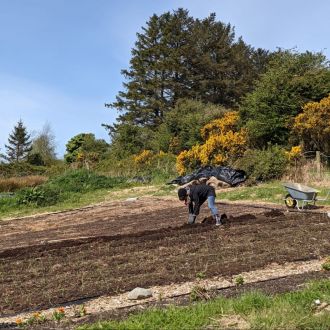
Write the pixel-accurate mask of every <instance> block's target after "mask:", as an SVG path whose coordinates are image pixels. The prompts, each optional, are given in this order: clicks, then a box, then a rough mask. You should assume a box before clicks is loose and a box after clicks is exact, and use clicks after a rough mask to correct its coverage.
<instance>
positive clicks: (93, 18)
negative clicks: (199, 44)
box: [0, 0, 330, 157]
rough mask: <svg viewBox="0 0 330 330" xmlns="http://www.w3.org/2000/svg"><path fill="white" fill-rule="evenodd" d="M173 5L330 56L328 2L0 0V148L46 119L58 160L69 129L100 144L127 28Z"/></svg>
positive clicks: (260, 39) (254, 38)
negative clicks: (17, 130)
mask: <svg viewBox="0 0 330 330" xmlns="http://www.w3.org/2000/svg"><path fill="white" fill-rule="evenodd" d="M179 7H182V8H185V9H188V10H189V12H190V14H191V15H192V16H194V17H196V18H197V17H198V18H204V17H206V16H208V15H209V14H210V13H212V12H215V13H216V15H217V19H218V20H220V21H222V22H225V23H231V24H232V25H233V26H234V27H235V31H236V36H237V37H238V36H242V37H243V40H244V41H245V42H247V43H248V44H250V45H252V46H253V47H262V48H265V49H269V50H275V49H276V48H277V47H282V48H294V47H296V49H297V50H298V51H305V50H310V51H315V52H316V51H323V53H324V54H325V55H326V56H327V58H328V59H330V49H329V35H330V23H329V13H330V1H329V0H314V1H301V0H299V1H298V0H269V1H265V0H236V1H235V0H182V1H180V0H121V1H117V0H0V153H1V152H4V151H5V150H4V144H5V143H7V140H8V135H9V133H10V132H11V131H12V129H13V127H14V125H15V124H16V123H17V121H18V120H19V119H22V120H23V123H24V124H25V126H26V127H27V129H28V131H29V132H31V133H32V134H36V133H37V132H38V131H41V130H42V128H43V126H44V125H45V124H46V123H47V124H50V126H51V128H52V131H53V133H54V135H55V139H56V142H57V154H58V156H59V157H62V156H63V154H64V152H65V144H66V143H67V141H68V140H69V139H70V138H71V137H73V136H74V135H76V134H78V133H82V132H85V133H94V134H95V136H96V137H97V138H103V139H105V140H106V141H108V142H109V137H108V135H107V132H106V131H105V129H104V128H103V127H101V124H102V123H113V122H114V121H115V118H116V117H117V113H116V112H115V111H114V110H109V109H107V108H105V107H104V103H109V102H112V101H114V100H115V96H116V94H117V92H118V91H119V90H122V82H123V77H122V76H121V74H120V70H121V69H124V68H127V67H128V63H129V60H130V57H131V54H130V51H131V48H132V47H134V41H135V39H136V33H137V32H141V27H142V26H145V23H146V21H148V19H149V17H150V16H152V14H154V13H157V14H162V13H164V12H166V11H171V10H174V9H177V8H179Z"/></svg>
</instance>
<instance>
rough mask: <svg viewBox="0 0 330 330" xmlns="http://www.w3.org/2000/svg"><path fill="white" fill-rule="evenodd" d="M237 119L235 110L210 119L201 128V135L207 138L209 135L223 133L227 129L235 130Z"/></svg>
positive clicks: (204, 138)
mask: <svg viewBox="0 0 330 330" xmlns="http://www.w3.org/2000/svg"><path fill="white" fill-rule="evenodd" d="M238 120H239V114H238V112H237V111H231V112H227V113H225V114H224V116H223V117H222V118H220V119H215V120H212V121H211V122H210V123H208V124H206V125H205V126H204V127H203V128H202V129H201V137H202V138H203V140H207V139H208V138H209V137H210V135H219V134H225V133H227V132H229V131H235V130H236V128H237V123H238Z"/></svg>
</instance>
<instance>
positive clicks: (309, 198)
mask: <svg viewBox="0 0 330 330" xmlns="http://www.w3.org/2000/svg"><path fill="white" fill-rule="evenodd" d="M283 186H284V187H285V188H286V190H287V191H288V194H287V195H286V196H285V198H284V203H285V205H286V207H287V208H288V209H294V208H297V209H298V210H299V211H302V210H303V209H304V207H305V206H307V205H308V204H310V203H313V205H314V206H315V203H316V202H317V201H326V200H327V199H328V197H329V195H330V190H329V191H328V193H327V195H326V197H325V198H318V197H317V194H318V193H319V192H320V191H319V190H317V189H314V188H311V187H308V186H304V185H302V184H300V183H283Z"/></svg>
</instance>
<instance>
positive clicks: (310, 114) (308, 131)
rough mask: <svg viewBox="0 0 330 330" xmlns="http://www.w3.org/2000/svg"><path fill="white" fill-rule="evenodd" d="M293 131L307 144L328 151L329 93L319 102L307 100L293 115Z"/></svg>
mask: <svg viewBox="0 0 330 330" xmlns="http://www.w3.org/2000/svg"><path fill="white" fill-rule="evenodd" d="M293 132H294V133H296V134H297V135H298V136H299V137H300V138H301V139H302V140H303V141H304V142H305V144H306V145H307V146H312V147H316V148H317V149H318V150H320V151H324V152H326V153H328V152H330V95H329V96H328V97H325V98H323V99H322V100H321V101H320V102H309V103H307V104H305V105H304V106H303V112H302V113H300V114H299V115H297V116H296V117H295V120H294V125H293Z"/></svg>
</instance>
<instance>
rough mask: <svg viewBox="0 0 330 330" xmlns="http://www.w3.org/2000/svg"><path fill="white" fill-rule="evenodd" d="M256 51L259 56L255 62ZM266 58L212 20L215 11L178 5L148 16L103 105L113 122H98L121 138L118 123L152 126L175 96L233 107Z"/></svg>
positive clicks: (168, 109) (162, 118)
mask: <svg viewBox="0 0 330 330" xmlns="http://www.w3.org/2000/svg"><path fill="white" fill-rule="evenodd" d="M256 53H258V54H259V59H260V58H262V59H263V60H260V61H259V63H258V66H257V65H255V62H254V60H255V54H256ZM267 58H268V53H267V52H263V51H262V50H258V51H255V50H254V49H253V48H252V47H250V46H248V45H246V44H245V43H244V41H243V40H242V39H241V38H239V39H238V40H237V41H235V33H234V30H233V28H232V27H231V25H230V24H224V23H221V22H218V21H216V17H215V14H211V15H210V16H209V17H207V18H205V19H203V20H198V19H194V18H192V17H190V16H189V13H188V11H187V10H184V9H178V10H176V11H174V12H173V13H170V12H167V13H164V14H162V15H160V16H158V15H153V16H152V17H151V18H150V19H149V21H148V22H147V23H146V26H145V27H143V28H142V33H138V34H137V41H136V43H135V47H134V48H133V49H132V57H131V60H130V67H129V69H127V70H122V74H123V75H124V77H125V79H126V81H125V82H124V84H123V87H124V90H123V91H120V92H119V93H118V95H117V97H116V101H115V102H113V103H111V104H106V106H108V107H112V108H114V109H115V110H118V111H119V112H120V116H119V118H118V119H117V120H118V121H117V123H116V124H115V125H113V126H109V125H104V126H105V127H107V129H109V132H110V135H111V137H112V139H113V140H115V139H118V138H119V139H121V140H124V141H125V140H126V137H122V136H119V135H120V134H121V133H120V132H125V131H127V130H121V125H125V126H127V125H137V126H139V127H141V128H148V129H151V130H155V129H157V128H158V127H159V125H160V124H161V123H162V122H163V120H164V115H165V114H166V113H167V112H170V111H172V110H173V109H174V107H175V104H176V102H177V101H178V100H179V99H181V98H186V99H187V98H188V99H195V100H199V101H202V102H205V103H208V102H210V103H214V104H217V105H223V106H226V107H232V106H235V107H236V106H237V104H238V102H239V100H240V98H241V97H242V96H243V95H245V94H246V93H247V92H249V91H250V90H251V88H252V86H253V81H254V80H255V78H256V77H257V76H258V74H259V73H260V72H262V71H263V65H261V63H264V62H266V61H267ZM127 139H128V137H127ZM123 148H125V146H124V145H123Z"/></svg>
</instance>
